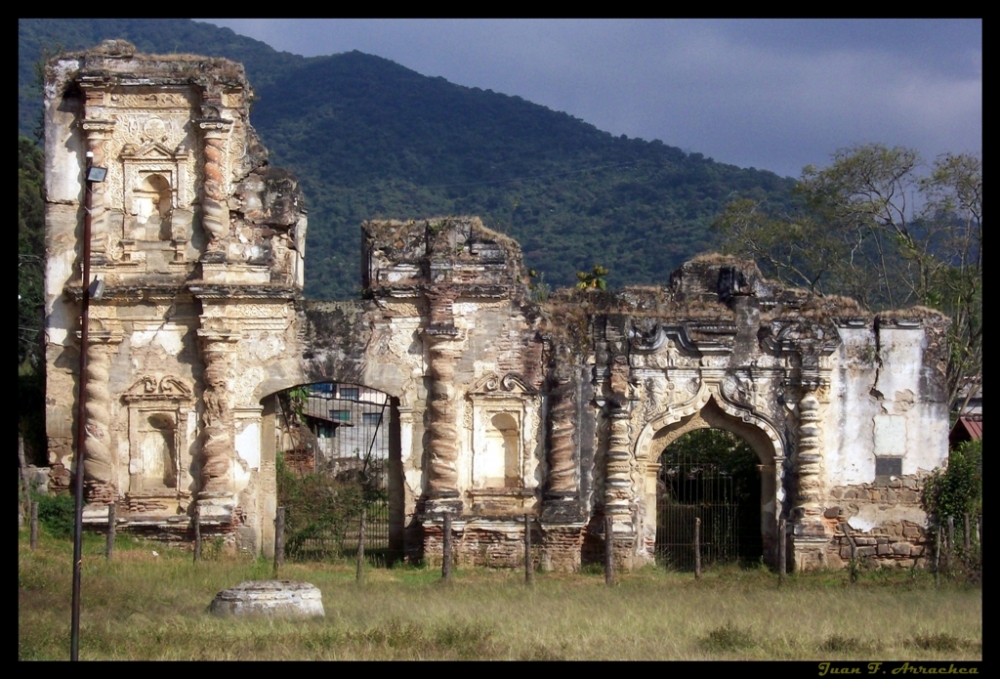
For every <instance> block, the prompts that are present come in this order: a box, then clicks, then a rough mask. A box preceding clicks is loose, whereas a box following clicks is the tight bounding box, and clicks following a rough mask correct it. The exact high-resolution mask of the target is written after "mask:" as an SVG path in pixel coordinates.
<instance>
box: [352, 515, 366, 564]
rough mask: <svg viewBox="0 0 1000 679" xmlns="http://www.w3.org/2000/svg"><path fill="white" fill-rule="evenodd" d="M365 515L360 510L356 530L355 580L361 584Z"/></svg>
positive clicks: (363, 562)
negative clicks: (356, 568)
mask: <svg viewBox="0 0 1000 679" xmlns="http://www.w3.org/2000/svg"><path fill="white" fill-rule="evenodd" d="M365 514H366V510H365V508H364V507H362V508H361V526H360V528H359V529H358V573H357V576H356V578H355V579H356V580H357V581H358V582H361V581H362V580H363V579H364V577H365Z"/></svg>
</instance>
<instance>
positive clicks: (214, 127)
mask: <svg viewBox="0 0 1000 679" xmlns="http://www.w3.org/2000/svg"><path fill="white" fill-rule="evenodd" d="M251 96H252V91H251V89H250V86H249V84H248V83H247V81H246V78H245V75H244V73H243V68H242V66H240V65H239V64H235V63H233V62H229V61H226V60H224V59H207V58H203V57H195V56H190V55H169V56H154V55H141V54H136V53H135V49H134V47H132V46H131V45H130V44H128V43H126V42H124V41H107V42H105V43H104V44H103V45H101V46H100V47H98V48H95V49H93V50H89V51H86V52H79V53H71V54H67V55H64V56H61V57H58V58H56V59H54V60H53V61H51V62H50V63H49V64H48V65H47V71H46V86H45V125H46V190H47V204H46V250H47V265H46V281H45V302H46V360H47V380H48V397H47V413H46V415H47V429H48V435H49V457H50V462H51V463H52V465H53V466H54V467H55V468H56V469H62V470H68V469H69V468H70V467H71V466H72V454H73V450H74V445H75V443H74V441H73V438H74V436H73V432H74V431H75V418H76V399H77V394H75V393H74V392H75V391H77V390H78V384H79V378H80V376H79V370H78V366H79V364H80V356H79V352H80V348H79V342H80V339H79V336H80V331H81V328H80V316H81V311H80V309H81V304H82V298H83V296H84V294H85V292H84V287H85V285H84V283H87V284H89V283H90V282H92V281H99V282H101V283H102V284H103V286H104V287H103V294H102V295H101V296H100V297H99V298H97V297H95V298H93V299H90V301H89V307H90V311H89V324H88V327H87V335H88V337H87V346H86V352H87V361H88V365H87V370H86V373H85V377H86V382H87V387H86V394H85V397H86V405H85V415H84V417H85V418H86V432H87V434H86V441H85V442H84V445H83V449H84V459H83V473H84V481H85V492H86V494H87V497H86V500H87V504H86V507H85V511H84V518H85V521H86V522H88V523H98V524H99V523H101V522H103V521H104V520H105V517H106V516H107V506H108V504H109V503H112V502H114V503H117V504H118V506H119V512H118V516H119V517H121V519H122V520H123V521H125V522H127V523H128V524H129V525H131V526H132V527H134V528H136V529H140V528H141V529H143V530H147V531H150V532H154V533H155V532H159V533H161V534H163V535H165V536H166V535H172V536H173V537H188V536H190V530H191V526H190V522H191V517H192V516H193V514H194V511H195V507H196V506H197V507H198V510H199V512H200V514H201V517H202V521H203V523H204V524H205V532H206V533H209V534H210V533H212V532H213V531H214V532H217V533H219V534H222V535H224V536H226V538H227V540H228V541H229V542H230V544H232V545H235V546H239V547H240V548H242V549H246V550H248V551H251V552H259V551H260V548H261V535H262V534H263V533H265V532H267V525H268V522H269V521H270V519H271V518H273V508H272V509H269V508H268V507H269V502H268V499H267V496H268V495H270V496H273V494H274V488H273V486H274V479H273V465H274V461H273V457H271V458H270V459H262V457H261V440H260V439H261V405H260V397H261V393H260V386H261V384H262V383H263V382H265V381H267V380H269V379H270V380H272V381H293V382H294V381H298V379H299V377H298V375H299V371H300V363H299V360H298V354H299V353H300V350H299V344H298V341H299V338H298V335H297V316H296V308H295V304H296V300H297V298H298V297H299V293H300V290H301V286H302V274H303V268H302V258H303V245H304V239H305V227H306V222H305V216H304V213H303V211H302V199H301V194H300V193H299V190H298V187H297V183H296V181H295V179H294V178H293V177H291V176H290V175H288V174H287V173H284V172H281V171H278V170H274V169H272V168H270V167H269V166H268V165H267V163H266V150H265V149H263V147H262V146H260V144H259V142H258V141H257V138H256V135H255V133H254V131H253V128H252V127H251V126H250V123H249V118H248V114H249V100H250V97H251ZM88 153H89V154H90V157H89V158H88V157H87V154H88ZM88 163H89V164H92V165H93V166H95V167H98V168H103V169H106V170H107V173H106V176H105V178H104V179H103V181H96V182H91V183H89V186H90V187H91V189H92V191H91V210H90V216H91V219H90V232H91V237H90V242H89V246H90V259H89V262H88V265H89V270H90V280H88V281H85V282H84V281H83V280H82V278H83V276H82V274H83V268H84V262H83V261H82V254H83V247H82V239H83V233H84V228H85V224H86V222H85V216H86V209H85V205H84V200H85V188H86V185H85V182H84V171H85V169H86V167H87V166H88ZM289 353H291V356H290V357H289ZM62 476H63V478H64V479H65V480H66V481H68V478H69V474H68V473H64V474H63V475H62ZM270 504H273V502H271V503H270ZM269 513H270V514H269Z"/></svg>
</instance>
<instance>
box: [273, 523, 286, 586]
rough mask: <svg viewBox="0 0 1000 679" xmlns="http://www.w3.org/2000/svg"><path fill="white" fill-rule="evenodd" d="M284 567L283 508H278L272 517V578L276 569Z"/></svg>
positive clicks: (276, 572)
mask: <svg viewBox="0 0 1000 679" xmlns="http://www.w3.org/2000/svg"><path fill="white" fill-rule="evenodd" d="M283 565H285V508H284V507H278V512H277V515H276V516H275V517H274V577H275V578H277V577H278V569H279V568H281V567H282V566H283Z"/></svg>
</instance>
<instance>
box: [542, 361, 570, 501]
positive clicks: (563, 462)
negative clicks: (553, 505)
mask: <svg viewBox="0 0 1000 679" xmlns="http://www.w3.org/2000/svg"><path fill="white" fill-rule="evenodd" d="M574 392H575V389H574V384H573V382H572V381H571V380H570V379H569V377H568V376H567V375H565V374H562V375H558V376H557V378H556V385H555V387H554V388H553V389H552V391H551V392H550V399H551V408H550V410H549V423H550V424H549V474H548V489H547V491H546V498H548V499H556V500H558V499H562V498H567V497H573V496H575V495H576V491H577V471H576V467H577V465H576V460H575V459H574V458H575V456H574V452H575V446H574V445H573V431H574V430H575V428H576V427H575V420H576V417H575V415H576V403H575V400H574V398H573V396H574Z"/></svg>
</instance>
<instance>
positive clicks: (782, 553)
mask: <svg viewBox="0 0 1000 679" xmlns="http://www.w3.org/2000/svg"><path fill="white" fill-rule="evenodd" d="M785 531H786V528H785V520H784V519H781V520H780V521H778V584H779V585H783V584H784V583H785V573H786V572H787V571H788V552H787V551H786V550H787V549H788V534H787V533H786V532H785Z"/></svg>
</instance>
